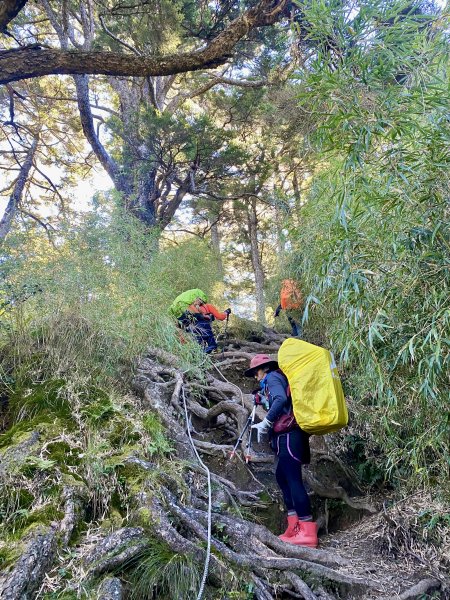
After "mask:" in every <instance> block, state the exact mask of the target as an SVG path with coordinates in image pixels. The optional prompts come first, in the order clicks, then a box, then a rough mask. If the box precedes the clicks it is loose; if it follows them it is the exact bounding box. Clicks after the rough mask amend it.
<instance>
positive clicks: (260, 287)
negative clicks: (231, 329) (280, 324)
mask: <svg viewBox="0 0 450 600" xmlns="http://www.w3.org/2000/svg"><path fill="white" fill-rule="evenodd" d="M256 204H257V198H256V197H253V198H252V200H251V202H250V205H249V207H248V212H247V222H248V233H249V237H250V254H251V259H252V266H253V272H254V274H255V294H256V320H257V321H258V323H261V324H263V325H265V323H266V314H265V313H266V303H265V301H264V271H263V268H262V263H261V256H260V252H259V244H258V217H257V214H256Z"/></svg>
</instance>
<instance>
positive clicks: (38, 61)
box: [0, 0, 288, 83]
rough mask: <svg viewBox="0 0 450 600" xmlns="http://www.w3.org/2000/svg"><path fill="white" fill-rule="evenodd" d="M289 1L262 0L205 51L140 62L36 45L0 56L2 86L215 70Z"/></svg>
mask: <svg viewBox="0 0 450 600" xmlns="http://www.w3.org/2000/svg"><path fill="white" fill-rule="evenodd" d="M287 5H288V0H260V2H258V4H257V5H256V6H254V7H253V8H250V9H249V10H247V11H246V12H245V13H243V14H242V15H240V16H239V17H237V18H236V19H234V21H232V23H231V24H230V25H229V26H228V27H227V28H226V29H225V30H224V31H222V32H221V33H220V34H219V35H218V36H217V37H216V38H214V39H213V40H212V41H211V42H210V43H209V44H208V45H207V46H206V47H205V48H203V49H202V50H195V51H193V52H185V53H180V54H170V55H167V56H156V57H151V56H136V55H135V54H129V55H128V54H119V53H114V52H93V51H83V50H56V49H53V48H52V49H47V48H42V47H40V46H38V45H34V46H28V47H25V48H19V49H14V50H6V51H3V52H0V83H8V82H11V81H18V80H20V79H28V78H32V77H41V76H43V75H50V74H59V75H63V74H66V75H86V74H102V75H116V76H131V77H149V76H154V75H173V74H175V73H185V72H187V71H198V70H200V69H211V68H214V67H216V66H218V65H220V64H223V63H224V62H226V61H227V60H228V59H229V58H230V55H231V52H232V50H233V48H234V47H235V46H236V44H237V43H238V42H239V40H241V39H242V38H243V37H244V36H245V35H247V33H248V32H249V31H250V30H251V29H253V28H255V27H262V26H267V25H272V24H273V23H275V22H276V21H277V20H278V19H279V18H280V16H281V15H282V14H283V12H284V10H285V9H286V8H287Z"/></svg>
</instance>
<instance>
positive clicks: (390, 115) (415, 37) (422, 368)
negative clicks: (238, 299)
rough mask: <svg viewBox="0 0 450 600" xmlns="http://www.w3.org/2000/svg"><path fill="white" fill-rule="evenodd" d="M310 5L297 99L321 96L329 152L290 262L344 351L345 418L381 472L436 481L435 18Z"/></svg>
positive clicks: (396, 6) (445, 131)
mask: <svg viewBox="0 0 450 600" xmlns="http://www.w3.org/2000/svg"><path fill="white" fill-rule="evenodd" d="M308 6H309V8H307V9H305V10H306V14H307V16H308V22H309V28H310V34H311V36H312V38H313V39H316V40H317V41H318V52H317V56H316V57H315V59H314V60H313V62H312V64H311V65H310V67H311V68H310V72H308V73H306V72H304V73H303V76H304V77H305V82H304V87H303V88H302V92H301V93H300V94H299V101H300V103H301V105H302V106H305V104H306V103H308V104H311V103H312V102H313V103H315V104H316V105H317V106H320V107H321V110H320V112H318V113H317V115H316V124H315V128H314V131H313V132H312V133H311V135H310V137H309V142H310V143H311V144H313V149H314V151H316V152H320V153H321V155H320V156H321V157H323V153H324V152H325V153H327V154H326V155H327V156H328V163H327V165H326V168H325V169H324V168H321V167H320V166H319V165H318V168H317V170H316V173H315V176H314V177H313V179H312V181H311V184H310V188H309V195H308V201H307V203H306V206H305V207H304V208H303V209H302V213H301V214H302V227H301V229H298V230H296V231H293V232H292V239H293V240H294V244H295V248H296V249H299V250H300V249H301V250H302V254H298V255H297V256H294V255H293V257H292V265H291V267H293V268H294V269H296V270H297V273H298V277H299V278H300V279H301V280H302V282H303V284H304V287H305V289H306V290H307V292H308V293H309V297H308V298H307V304H306V310H305V315H304V319H305V321H308V326H309V324H312V325H313V326H314V327H317V325H318V324H319V326H320V327H321V328H322V329H323V331H324V332H326V338H327V343H328V344H329V345H331V346H332V347H333V348H334V349H335V350H337V351H338V352H339V353H340V356H341V359H342V362H343V364H344V365H345V368H346V371H347V372H348V373H349V377H348V381H349V383H348V384H347V389H346V393H347V396H348V397H349V404H350V409H351V412H352V424H353V426H354V427H355V428H356V429H357V430H358V431H359V434H358V435H361V437H362V438H364V439H365V440H366V444H367V448H366V450H368V451H369V452H370V451H372V452H376V451H377V449H380V448H382V452H383V455H384V457H385V461H386V462H385V469H386V474H387V476H388V477H390V478H391V479H392V480H396V481H403V482H408V483H409V484H412V485H416V484H417V482H426V483H427V484H432V485H433V484H437V483H444V479H445V478H446V476H445V473H447V469H448V462H449V460H450V455H449V453H448V447H447V441H448V431H449V416H448V380H449V364H450V354H449V340H448V331H449V326H450V304H449V297H450V294H449V277H448V274H449V270H448V265H449V259H448V256H449V254H448V250H449V247H450V235H449V231H448V225H447V218H446V212H445V211H446V202H447V198H448V193H449V176H448V173H449V169H448V158H449V157H448V136H449V128H448V121H447V120H446V117H445V112H446V109H447V107H446V105H447V102H446V91H445V89H446V84H445V81H444V72H445V69H446V68H447V65H446V64H445V60H446V57H447V58H448V54H447V53H446V52H445V51H444V43H445V39H444V37H445V36H444V35H443V30H442V27H441V25H442V22H441V21H440V17H439V15H433V14H430V15H427V14H424V13H423V12H422V11H421V10H420V9H419V7H418V5H417V6H416V9H417V10H412V8H411V10H406V11H404V10H403V9H404V8H405V7H404V5H403V4H401V3H392V4H389V5H385V4H383V3H379V2H377V1H372V0H370V1H367V2H364V3H362V4H361V5H360V9H359V12H358V16H357V17H355V18H354V19H353V21H352V23H350V22H349V21H348V20H346V18H345V17H344V15H343V13H342V12H341V9H339V8H338V7H333V6H332V5H330V7H329V8H327V10H326V11H325V13H322V12H321V13H320V19H319V16H318V15H319V13H318V12H317V10H318V4H317V3H315V2H313V3H311V4H310V5H308ZM320 6H324V5H323V3H320ZM412 6H413V5H410V7H412ZM314 11H316V12H314ZM334 11H336V12H334ZM375 14H377V15H378V16H377V17H376V20H375V21H374V18H375ZM327 27H330V28H331V29H327ZM324 28H325V29H327V31H328V33H327V35H328V36H329V38H327V40H325V38H324V36H325V34H326V31H325V30H324ZM344 29H346V30H347V33H346V34H345V35H344V33H343V30H344ZM369 30H372V35H371V36H370V37H367V36H368V31H369ZM330 38H332V40H333V41H335V42H336V44H338V46H339V48H340V52H338V51H337V50H336V46H335V45H334V46H333V44H331V42H330ZM363 40H365V43H363ZM319 41H320V43H319ZM316 160H318V156H317V158H316ZM367 425H369V426H368V427H367ZM367 475H368V476H369V477H372V475H371V474H370V473H366V476H367ZM374 475H375V474H374Z"/></svg>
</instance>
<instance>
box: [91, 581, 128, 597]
mask: <svg viewBox="0 0 450 600" xmlns="http://www.w3.org/2000/svg"><path fill="white" fill-rule="evenodd" d="M122 598H123V586H122V582H121V581H120V579H118V578H117V577H106V579H104V580H103V581H102V583H101V585H100V587H99V588H98V591H97V600H122Z"/></svg>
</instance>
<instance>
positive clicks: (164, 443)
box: [142, 413, 173, 456]
mask: <svg viewBox="0 0 450 600" xmlns="http://www.w3.org/2000/svg"><path fill="white" fill-rule="evenodd" d="M142 424H143V426H144V429H145V431H146V432H147V433H148V435H149V436H150V443H149V444H148V445H147V448H146V450H147V452H148V453H149V454H150V456H153V455H154V454H167V453H169V452H172V451H173V448H172V446H171V444H170V442H169V440H168V439H167V437H166V435H165V433H164V428H163V426H162V425H161V422H160V420H159V419H158V417H157V415H155V414H154V413H147V414H146V415H145V417H144V418H143V420H142Z"/></svg>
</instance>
